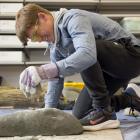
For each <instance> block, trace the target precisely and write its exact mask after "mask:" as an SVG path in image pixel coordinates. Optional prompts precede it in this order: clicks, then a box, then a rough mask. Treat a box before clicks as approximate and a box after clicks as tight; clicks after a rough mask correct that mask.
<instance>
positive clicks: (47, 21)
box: [27, 13, 55, 42]
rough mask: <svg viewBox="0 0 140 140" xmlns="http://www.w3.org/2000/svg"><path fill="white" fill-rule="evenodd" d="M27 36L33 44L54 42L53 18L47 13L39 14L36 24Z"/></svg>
mask: <svg viewBox="0 0 140 140" xmlns="http://www.w3.org/2000/svg"><path fill="white" fill-rule="evenodd" d="M27 35H28V38H29V39H31V41H33V42H42V41H47V42H54V40H55V38H54V20H53V17H52V16H51V15H48V14H45V13H38V19H37V21H36V24H35V26H33V27H31V28H29V29H28V31H27Z"/></svg>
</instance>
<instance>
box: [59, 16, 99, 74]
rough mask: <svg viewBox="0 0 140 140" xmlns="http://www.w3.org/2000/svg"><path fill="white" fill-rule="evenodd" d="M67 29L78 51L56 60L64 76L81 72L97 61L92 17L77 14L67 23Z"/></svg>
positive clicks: (60, 72)
mask: <svg viewBox="0 0 140 140" xmlns="http://www.w3.org/2000/svg"><path fill="white" fill-rule="evenodd" d="M67 30H68V33H69V35H70V37H71V38H72V41H73V45H74V48H75V50H76V51H75V52H74V53H73V54H71V55H70V56H68V57H67V58H65V59H63V60H60V61H57V62H56V64H57V66H58V68H59V74H60V75H63V76H69V75H72V74H75V73H79V72H81V71H83V70H85V69H86V68H88V67H90V66H91V65H93V64H95V63H96V61H97V53H96V43H95V37H94V33H93V29H92V25H91V22H90V19H89V18H88V17H85V16H83V15H79V14H75V15H74V16H72V17H71V19H70V20H69V22H68V23H67Z"/></svg>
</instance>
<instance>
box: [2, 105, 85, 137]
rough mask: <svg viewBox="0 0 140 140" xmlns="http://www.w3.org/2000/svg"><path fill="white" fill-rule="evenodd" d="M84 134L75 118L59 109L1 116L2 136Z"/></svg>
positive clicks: (20, 112) (28, 111) (27, 111)
mask: <svg viewBox="0 0 140 140" xmlns="http://www.w3.org/2000/svg"><path fill="white" fill-rule="evenodd" d="M81 133H83V127H82V125H81V124H80V122H79V120H77V119H76V118H75V117H74V116H72V115H71V114H69V113H66V112H64V111H61V110H58V109H54V108H51V109H36V110H25V111H19V112H16V113H13V114H9V115H5V116H0V136H1V137H2V136H4V137H5V136H6V137H7V136H8V137H9V136H10V137H11V136H37V135H42V136H52V135H58V136H65V135H76V134H81Z"/></svg>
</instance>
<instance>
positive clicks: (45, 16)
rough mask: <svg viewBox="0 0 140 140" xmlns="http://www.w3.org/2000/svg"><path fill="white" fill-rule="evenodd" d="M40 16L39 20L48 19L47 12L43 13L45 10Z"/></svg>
mask: <svg viewBox="0 0 140 140" xmlns="http://www.w3.org/2000/svg"><path fill="white" fill-rule="evenodd" d="M38 18H39V21H40V22H41V21H44V20H47V14H45V13H43V12H39V13H38Z"/></svg>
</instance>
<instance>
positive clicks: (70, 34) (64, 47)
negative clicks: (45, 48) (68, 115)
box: [45, 9, 140, 107]
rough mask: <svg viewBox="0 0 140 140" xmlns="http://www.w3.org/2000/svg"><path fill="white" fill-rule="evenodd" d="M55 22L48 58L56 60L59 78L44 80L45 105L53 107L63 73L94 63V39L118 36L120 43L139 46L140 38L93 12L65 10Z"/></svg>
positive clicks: (56, 100)
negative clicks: (45, 84)
mask: <svg viewBox="0 0 140 140" xmlns="http://www.w3.org/2000/svg"><path fill="white" fill-rule="evenodd" d="M55 26H56V28H57V42H56V44H55V45H54V44H50V54H51V55H50V58H51V61H52V62H55V63H56V65H57V67H58V69H59V75H60V77H61V78H59V79H57V80H50V81H49V82H48V93H47V94H46V96H45V104H46V107H47V106H48V107H56V105H57V103H58V99H59V96H60V94H61V92H62V89H63V82H64V80H63V77H65V76H69V75H73V74H75V73H79V72H81V71H83V70H85V69H86V68H88V67H90V66H91V65H94V64H95V63H96V61H97V53H96V42H95V39H102V40H110V41H114V42H121V40H122V42H121V43H122V44H123V45H125V41H124V40H126V42H127V45H131V46H134V45H137V46H140V41H139V40H138V39H136V38H135V36H134V35H133V34H131V33H129V32H127V31H125V30H124V29H123V28H122V27H121V26H120V25H119V24H118V23H117V22H115V21H113V20H111V19H109V18H107V17H105V16H102V15H99V14H97V13H93V12H88V11H84V10H79V9H71V10H67V11H66V12H64V14H62V15H61V17H60V18H59V21H58V24H57V25H55ZM123 41H124V42H123ZM128 43H129V44H128Z"/></svg>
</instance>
